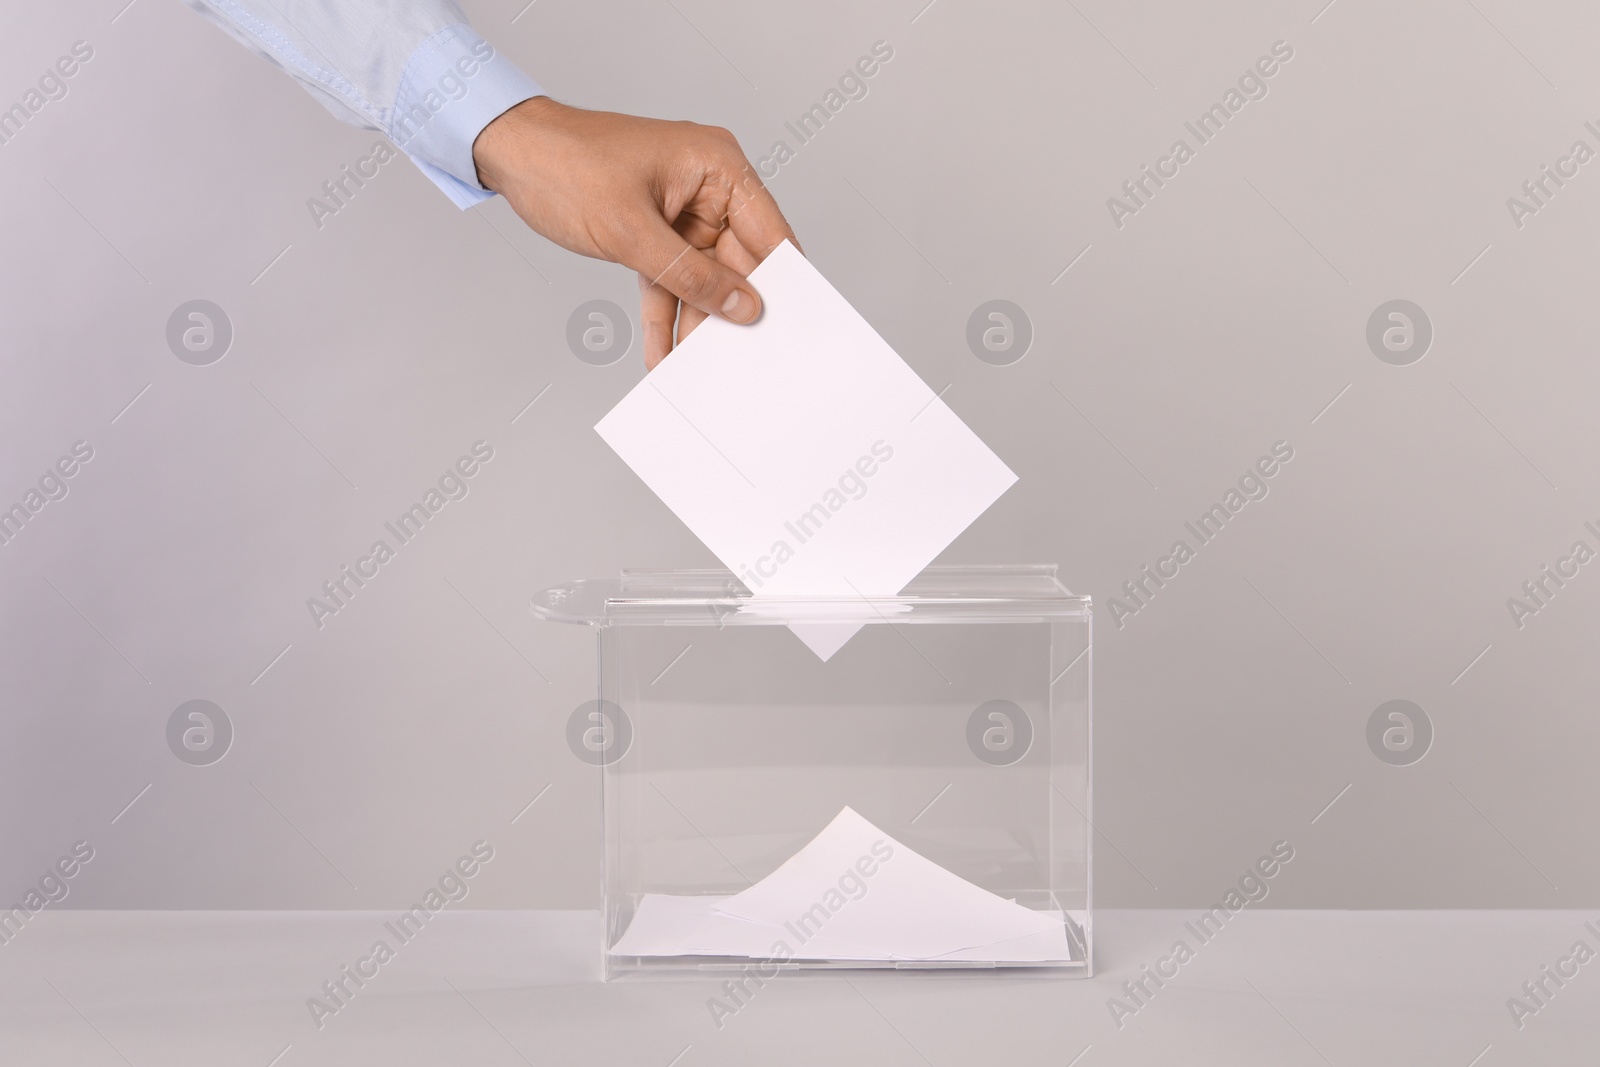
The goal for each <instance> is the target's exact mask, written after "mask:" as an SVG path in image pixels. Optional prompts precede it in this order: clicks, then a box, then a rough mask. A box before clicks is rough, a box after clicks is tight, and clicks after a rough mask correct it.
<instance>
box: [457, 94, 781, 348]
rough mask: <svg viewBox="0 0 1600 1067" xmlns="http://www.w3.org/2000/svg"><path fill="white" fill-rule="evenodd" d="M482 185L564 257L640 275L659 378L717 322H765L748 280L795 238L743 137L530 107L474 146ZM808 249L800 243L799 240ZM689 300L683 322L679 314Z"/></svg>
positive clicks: (539, 104)
mask: <svg viewBox="0 0 1600 1067" xmlns="http://www.w3.org/2000/svg"><path fill="white" fill-rule="evenodd" d="M472 155H473V160H474V162H475V163H477V166H478V179H479V181H481V182H482V183H483V185H484V187H485V188H487V189H492V190H494V191H495V192H497V193H499V194H501V195H502V196H504V197H505V198H506V200H507V201H508V202H510V204H511V206H512V208H513V209H514V210H515V211H516V213H517V214H518V215H520V216H521V217H522V220H523V221H524V222H526V223H527V224H528V225H529V226H531V227H533V229H535V230H537V231H538V232H539V233H541V234H543V235H544V236H546V237H548V238H549V239H550V240H552V241H554V242H555V243H556V244H559V245H561V246H562V247H563V248H567V249H570V250H572V251H574V252H578V253H581V254H582V255H586V256H593V257H595V258H597V259H606V260H610V261H612V262H614V263H621V264H622V265H624V266H626V267H629V268H631V269H633V270H636V271H638V272H639V291H640V299H639V305H640V319H641V321H642V323H643V327H644V361H645V367H646V369H651V370H653V369H654V368H655V366H656V364H658V363H660V362H661V361H662V360H663V359H665V358H666V355H667V353H668V352H669V351H671V349H672V345H673V324H674V322H676V323H677V328H678V329H677V339H678V340H679V341H681V340H683V338H684V337H686V336H688V334H689V331H690V330H693V329H694V328H695V327H696V326H698V325H699V324H700V323H701V322H702V321H704V319H705V318H706V316H707V315H719V316H721V317H722V318H724V319H727V320H729V321H730V322H738V323H748V322H754V321H755V319H756V317H757V316H758V315H760V314H761V298H760V297H759V296H758V295H757V294H756V291H755V290H754V289H753V288H751V286H750V283H749V282H748V281H746V280H745V277H744V276H745V275H747V274H749V273H750V271H751V270H753V269H754V268H755V265H756V264H757V263H759V262H760V261H761V260H763V259H765V258H766V257H767V254H768V253H769V252H771V251H772V250H773V249H774V248H776V247H777V246H778V245H779V244H781V243H782V242H783V241H784V240H785V239H788V240H794V232H793V231H792V230H791V229H790V228H789V224H788V222H786V221H785V220H784V217H783V213H782V212H780V211H779V210H778V204H777V202H776V201H775V200H773V199H772V194H771V193H769V192H767V190H766V187H765V186H763V185H762V184H761V180H760V178H759V177H757V175H756V172H755V170H754V168H752V167H751V166H750V163H749V161H748V160H746V159H745V157H744V153H743V152H741V151H740V150H739V143H738V141H736V140H735V139H734V137H733V134H731V133H729V132H728V131H727V130H724V129H719V128H717V127H715V126H700V125H696V124H695V123H692V122H663V121H660V120H658V119H643V118H635V117H633V116H631V115H617V114H612V113H610V112H606V111H582V110H579V109H577V108H572V107H567V106H566V105H564V104H558V103H556V102H555V101H554V100H551V99H549V98H548V97H542V96H541V97H535V98H534V99H532V100H525V101H523V102H522V103H520V104H518V105H517V106H516V107H514V108H512V109H511V110H510V111H507V112H506V113H505V114H503V115H501V116H500V117H499V118H497V119H495V120H494V121H493V122H491V123H490V124H489V125H488V126H487V127H485V128H484V131H483V132H482V133H480V134H479V135H478V139H477V141H476V142H475V143H474V144H473V146H472ZM797 243H798V242H797ZM680 302H681V305H682V313H681V314H680V313H679V306H680Z"/></svg>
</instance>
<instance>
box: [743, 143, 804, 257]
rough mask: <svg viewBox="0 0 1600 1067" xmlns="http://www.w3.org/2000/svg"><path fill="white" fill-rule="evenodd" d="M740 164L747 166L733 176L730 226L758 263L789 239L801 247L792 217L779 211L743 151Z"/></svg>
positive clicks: (775, 202) (776, 203)
mask: <svg viewBox="0 0 1600 1067" xmlns="http://www.w3.org/2000/svg"><path fill="white" fill-rule="evenodd" d="M738 163H739V164H742V167H743V169H742V170H740V171H738V172H737V173H736V174H735V175H734V176H733V194H732V197H731V198H730V200H729V203H728V226H729V228H730V229H732V230H733V232H734V234H735V235H736V236H737V237H738V238H739V243H740V244H742V245H743V246H744V247H745V248H746V249H748V250H749V251H750V252H751V253H752V254H753V255H754V256H755V258H756V261H757V262H759V261H761V260H763V259H766V258H767V256H769V255H771V254H772V250H773V249H774V248H777V247H778V246H779V245H780V244H782V243H783V242H784V241H786V240H788V241H793V242H794V246H795V247H796V248H799V247H800V242H799V240H798V239H796V237H795V235H794V230H793V228H792V227H790V225H789V220H788V219H785V218H784V217H783V212H782V211H780V210H778V202H777V201H776V200H774V199H773V198H772V194H771V193H770V192H768V191H767V187H766V186H765V185H763V184H761V178H760V176H759V175H757V174H756V172H755V168H754V167H752V166H750V163H749V161H748V160H746V159H745V158H744V156H743V155H742V154H741V155H739V156H738ZM802 251H804V249H802Z"/></svg>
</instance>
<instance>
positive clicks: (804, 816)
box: [533, 566, 1093, 979]
mask: <svg viewBox="0 0 1600 1067" xmlns="http://www.w3.org/2000/svg"><path fill="white" fill-rule="evenodd" d="M533 610H534V613H535V614H536V615H538V616H540V617H542V618H545V619H549V620H552V621H558V622H568V623H578V624H584V625H588V626H590V627H592V628H593V629H594V630H595V633H596V635H597V643H598V665H599V672H598V676H599V686H598V692H597V693H596V694H595V696H594V699H592V700H589V701H586V702H585V703H584V704H583V705H581V706H580V707H579V708H577V709H576V710H574V711H573V712H572V716H571V718H570V719H569V720H568V729H567V738H568V744H569V745H570V746H571V747H572V750H573V752H574V754H576V755H577V756H578V757H579V758H580V759H584V760H585V761H586V762H589V763H591V764H593V765H594V766H595V768H596V769H595V774H596V778H597V788H598V793H599V800H600V802H601V805H602V810H603V815H604V818H603V827H604V830H603V870H604V878H603V902H602V903H603V911H604V916H603V918H604V923H603V928H604V944H603V946H602V948H603V959H604V973H605V976H606V977H607V978H608V979H610V978H615V977H621V976H628V975H639V974H651V973H661V972H672V971H679V972H692V973H698V974H704V973H707V972H717V971H727V972H744V973H747V974H757V975H767V976H769V977H770V976H776V975H778V974H783V973H789V972H791V971H797V970H798V971H809V970H835V969H840V968H894V969H901V970H923V969H941V970H942V969H979V970H994V971H999V970H1004V971H1006V972H1008V973H1017V972H1018V971H1019V970H1026V971H1028V972H1030V973H1041V974H1051V975H1063V976H1087V975H1088V974H1090V973H1091V959H1092V957H1091V947H1092V930H1093V926H1092V920H1091V916H1090V858H1091V834H1090V829H1089V819H1090V817H1091V815H1092V812H1091V788H1090V785H1091V778H1090V662H1091V656H1090V651H1089V649H1090V604H1089V599H1088V598H1087V597H1082V596H1075V595H1073V594H1072V593H1070V592H1069V591H1068V590H1066V589H1065V588H1064V587H1063V586H1062V585H1061V584H1060V583H1059V582H1058V581H1057V579H1056V575H1055V568H1054V567H1053V566H987V567H951V566H934V567H930V568H928V569H927V570H926V571H924V572H923V573H922V574H921V575H920V576H918V577H917V578H916V579H914V580H913V581H912V582H911V583H910V584H909V585H908V586H906V587H905V589H904V590H902V591H901V592H900V593H899V594H897V595H892V596H876V597H862V596H850V597H826V596H815V597H787V598H785V597H772V596H763V597H759V598H752V597H751V596H750V594H749V590H747V589H745V588H744V587H743V586H742V585H741V584H740V583H739V582H738V581H737V579H736V578H735V577H734V576H733V575H732V574H731V573H730V572H728V571H721V570H697V571H652V572H624V573H623V574H622V575H621V576H620V577H617V578H611V579H587V580H582V581H577V582H573V583H571V584H569V585H566V586H562V587H558V588H554V589H547V590H545V591H543V592H542V593H540V594H538V595H537V596H536V597H535V598H534V600H533ZM797 623H798V624H823V625H856V626H859V627H860V629H859V631H857V633H856V634H855V636H854V637H853V638H852V639H851V640H850V641H849V642H848V643H847V644H845V645H844V647H843V648H842V649H841V650H840V651H839V652H838V653H837V654H836V655H834V656H833V657H832V658H830V659H828V660H826V661H824V660H821V659H819V658H818V657H817V656H816V655H815V654H814V653H813V652H812V651H811V650H810V649H809V648H807V647H806V645H805V644H804V643H803V642H802V640H801V638H800V637H798V636H797V634H796V631H795V630H794V629H792V627H794V626H795V625H796V624H797Z"/></svg>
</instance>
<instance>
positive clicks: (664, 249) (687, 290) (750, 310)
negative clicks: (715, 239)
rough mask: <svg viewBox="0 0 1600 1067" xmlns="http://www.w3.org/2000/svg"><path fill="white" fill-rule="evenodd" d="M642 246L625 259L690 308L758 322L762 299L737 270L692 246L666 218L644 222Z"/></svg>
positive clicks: (726, 317)
mask: <svg viewBox="0 0 1600 1067" xmlns="http://www.w3.org/2000/svg"><path fill="white" fill-rule="evenodd" d="M641 229H642V230H643V231H644V233H643V234H642V236H641V238H640V240H639V243H638V245H637V246H636V247H635V248H634V249H633V250H631V254H630V255H629V256H628V257H627V258H626V259H624V260H623V262H624V263H626V264H627V266H630V267H632V268H633V269H634V270H636V271H638V272H639V273H640V274H642V275H644V276H645V277H647V278H648V279H649V280H650V281H651V283H652V284H654V285H659V286H661V287H663V288H665V289H667V290H668V291H669V292H671V293H672V294H673V295H675V296H676V297H677V298H678V299H680V300H682V301H683V302H684V303H685V304H686V305H689V306H690V307H696V308H699V309H700V310H701V311H704V312H705V313H706V314H708V315H718V316H721V317H722V318H725V319H727V320H728V321H730V322H737V323H747V322H754V321H755V319H756V316H758V315H760V314H761V298H760V297H759V296H757V295H756V291H755V289H754V288H753V287H752V286H751V285H750V283H749V282H747V281H745V279H744V278H743V277H741V276H740V275H739V274H738V273H737V272H736V271H734V270H732V269H731V268H729V267H725V266H723V265H722V264H721V263H718V262H717V261H716V260H715V259H713V258H711V257H710V256H708V255H706V254H705V253H703V252H700V251H698V250H696V249H695V248H693V247H691V246H690V245H689V243H688V242H687V241H685V240H684V239H683V238H682V237H681V236H680V235H679V234H678V232H677V231H676V230H674V229H673V228H672V227H671V226H669V225H668V224H667V222H666V220H665V219H662V218H660V217H659V216H657V217H653V218H651V219H650V221H648V222H643V223H641Z"/></svg>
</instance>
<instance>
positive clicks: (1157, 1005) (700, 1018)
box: [0, 910, 1600, 1067]
mask: <svg viewBox="0 0 1600 1067" xmlns="http://www.w3.org/2000/svg"><path fill="white" fill-rule="evenodd" d="M1194 916H1195V912H1190V911H1103V912H1100V913H1099V914H1098V916H1097V928H1096V937H1097V945H1096V966H1097V974H1096V976H1095V977H1094V978H1092V979H1089V980H1070V979H1069V980H1049V979H1046V980H1039V979H1032V980H1029V979H1015V978H1005V977H999V976H996V975H978V976H971V975H962V976H951V975H917V974H912V975H906V974H897V975H886V974H871V973H866V974H860V975H852V976H851V977H849V978H848V979H846V978H844V977H841V976H839V975H821V976H811V975H805V976H784V977H780V978H777V979H775V980H773V981H770V982H769V983H768V984H767V985H766V986H765V987H763V988H761V989H760V990H757V991H756V992H755V993H754V994H753V996H751V998H750V999H749V1001H748V1003H747V1004H745V1005H744V1006H743V1007H742V1008H741V1009H740V1010H739V1011H737V1012H736V1013H735V1014H733V1015H732V1016H730V1017H727V1018H725V1019H724V1020H723V1023H722V1026H721V1027H720V1028H719V1027H718V1026H717V1025H716V1023H715V1022H714V1021H713V1019H712V1014H711V1011H710V1009H709V1007H708V1006H707V1001H708V998H710V997H713V996H716V995H718V994H719V993H720V989H719V984H720V981H713V980H701V979H680V980H667V981H661V980H655V981H640V980H637V979H630V980H627V981H622V982H614V983H610V984H601V983H600V982H599V981H598V956H597V941H598V917H597V916H596V915H594V914H592V913H586V912H486V911H455V912H452V911H448V910H446V911H444V912H442V913H440V914H439V915H438V916H436V917H435V918H434V919H433V920H432V921H431V922H430V923H429V924H428V925H427V926H426V927H425V928H424V929H423V930H422V932H421V933H420V934H418V935H417V936H416V937H415V939H414V940H412V941H411V942H410V943H408V944H405V945H403V946H401V947H400V948H399V950H398V952H397V954H396V955H395V958H394V959H393V960H391V961H390V962H388V963H387V964H385V965H383V966H382V967H381V968H379V971H378V974H377V975H376V976H375V977H374V978H372V979H370V980H368V981H367V983H366V985H365V986H364V987H363V988H361V989H359V990H358V991H357V992H356V994H355V995H354V996H353V997H351V998H350V999H349V1001H348V1003H347V1004H346V1005H345V1006H344V1007H343V1008H341V1009H340V1010H339V1012H338V1013H337V1014H335V1015H333V1016H332V1017H329V1018H327V1019H325V1020H324V1025H323V1026H322V1027H321V1029H320V1030H319V1029H318V1027H317V1026H316V1025H315V1023H314V1022H313V1018H312V1013H311V1011H310V1010H309V1008H308V1007H307V1004H306V1002H307V999H308V998H309V997H311V996H313V995H316V994H318V993H319V992H320V988H321V986H322V983H323V982H324V981H326V980H328V979H330V978H333V977H335V976H336V974H337V972H338V970H339V967H340V965H341V964H347V963H353V962H354V961H355V960H356V959H357V958H358V957H360V956H363V955H365V954H366V953H367V952H368V951H369V950H370V948H371V946H372V943H373V942H374V941H376V940H377V939H378V938H380V937H383V938H385V939H386V940H390V941H391V942H392V941H393V940H394V939H393V937H392V936H390V935H388V934H387V933H386V931H385V930H384V926H383V924H384V923H385V922H386V921H388V920H390V919H392V918H393V915H392V914H391V913H388V912H338V913H329V912H92V911H86V912H74V911H49V910H47V911H45V912H44V913H43V914H41V915H40V916H38V918H37V919H36V920H35V921H33V922H32V923H30V924H29V925H28V926H27V927H26V928H24V929H23V930H22V932H21V933H20V934H19V935H17V936H16V937H15V938H13V939H12V940H11V941H10V943H8V944H3V945H0V1064H4V1065H5V1067H24V1065H27V1067H32V1065H35V1064H38V1065H51V1067H55V1065H62V1064H66V1065H73V1067H78V1065H82V1067H99V1065H106V1067H117V1065H131V1067H188V1065H196V1067H200V1065H204V1067H269V1065H271V1067H308V1065H330V1067H331V1065H335V1064H337V1065H350V1064H362V1065H366V1064H371V1065H383V1067H412V1065H416V1067H422V1065H429V1067H433V1065H441V1064H444V1065H457V1064H473V1065H478V1064H482V1065H486V1067H500V1065H504V1067H518V1065H522V1064H537V1065H539V1067H543V1065H545V1064H560V1065H563V1067H566V1065H574V1067H576V1065H586V1064H597V1065H599V1064H604V1065H613V1064H637V1065H641V1067H669V1065H672V1067H698V1065H702V1064H730V1065H731V1064H738V1065H742V1067H743V1065H752V1064H808V1065H832V1064H869V1063H870V1064H886V1065H907V1067H917V1065H925V1064H931V1065H935V1067H945V1065H954V1064H985V1065H988V1064H996V1065H998V1064H1004V1065H1008V1067H1009V1065H1032V1064H1040V1065H1046V1064H1048V1065H1051V1067H1067V1065H1069V1064H1070V1065H1073V1067H1109V1065H1113V1064H1163V1065H1166V1064H1173V1065H1190V1064H1199V1065H1204V1064H1229V1065H1239V1064H1272V1065H1284V1067H1296V1065H1302V1064H1303V1065H1307V1067H1316V1065H1327V1064H1332V1065H1337V1067H1345V1065H1349V1067H1372V1065H1382V1064H1404V1065H1407V1067H1430V1065H1439V1067H1469V1065H1472V1067H1503V1065H1508V1064H1538V1065H1543V1064H1554V1065H1565V1064H1575V1065H1576V1064H1596V1063H1600V959H1595V960H1593V961H1591V962H1589V963H1588V964H1587V965H1585V966H1583V967H1581V968H1580V969H1579V970H1578V973H1577V974H1576V976H1574V977H1572V978H1569V979H1567V980H1566V985H1565V986H1564V987H1562V988H1560V989H1557V990H1556V992H1555V995H1554V996H1553V997H1551V998H1549V1000H1548V1001H1547V1003H1546V1005H1545V1006H1544V1007H1543V1008H1541V1010H1540V1011H1539V1012H1538V1013H1537V1014H1535V1015H1533V1016H1531V1017H1528V1018H1526V1019H1524V1020H1523V1026H1522V1027H1521V1028H1520V1029H1519V1028H1518V1026H1517V1025H1516V1023H1515V1022H1514V1021H1513V1019H1512V1016H1511V1013H1510V1011H1509V1010H1508V1008H1507V1000H1508V998H1510V997H1512V996H1520V995H1522V993H1521V986H1522V983H1523V982H1524V981H1525V980H1530V979H1536V978H1538V977H1539V970H1540V968H1541V966H1543V965H1545V964H1552V965H1553V964H1554V963H1555V962H1556V961H1557V960H1558V959H1559V958H1561V957H1563V956H1566V955H1567V954H1568V953H1569V952H1570V951H1571V950H1572V947H1573V945H1574V943H1575V942H1577V941H1578V940H1580V939H1581V940H1584V941H1587V942H1588V943H1589V945H1590V947H1591V948H1593V949H1596V950H1597V951H1600V938H1597V937H1595V936H1594V935H1593V934H1591V933H1590V932H1589V931H1588V930H1587V929H1585V926H1584V924H1585V923H1586V922H1593V923H1594V925H1595V927H1596V928H1597V929H1600V912H1595V913H1582V912H1567V911H1543V912H1526V911H1523V912H1517V911H1498V912H1462V911H1456V912H1342V911H1267V910H1263V911H1250V910H1247V911H1245V912H1243V913H1241V914H1240V915H1239V916H1237V917H1236V918H1235V919H1234V920H1233V921H1232V922H1231V923H1229V924H1228V926H1227V928H1226V929H1224V930H1223V931H1222V933H1221V934H1220V935H1218V936H1217V937H1216V938H1215V939H1214V940H1212V941H1211V942H1210V943H1208V944H1205V945H1203V946H1200V947H1199V948H1198V950H1197V952H1196V954H1195V956H1194V958H1193V959H1192V960H1190V961H1189V962H1188V963H1187V964H1185V965H1184V966H1183V967H1182V968H1181V969H1180V970H1179V972H1178V974H1177V976H1176V977H1175V978H1173V979H1171V980H1170V981H1168V982H1167V983H1166V984H1165V985H1164V986H1163V987H1162V988H1161V989H1159V990H1158V991H1157V992H1156V993H1155V995H1154V996H1153V997H1151V998H1150V999H1149V1001H1148V1002H1147V1003H1146V1004H1145V1005H1144V1006H1143V1007H1142V1008H1141V1009H1140V1010H1139V1011H1138V1013H1137V1014H1136V1015H1134V1016H1133V1017H1132V1018H1131V1019H1128V1020H1127V1021H1126V1025H1124V1026H1123V1027H1122V1028H1121V1029H1119V1028H1118V1027H1117V1026H1116V1025H1115V1024H1114V1023H1113V1021H1112V1015H1111V1012H1110V1010H1109V1009H1108V1007H1107V1001H1108V998H1110V997H1111V996H1113V995H1116V994H1118V993H1119V990H1120V987H1121V985H1122V983H1123V982H1124V980H1126V979H1129V978H1131V977H1135V976H1137V974H1138V973H1139V971H1140V968H1141V966H1142V965H1143V964H1146V963H1150V964H1153V963H1154V962H1155V961H1156V959H1157V958H1158V957H1160V956H1162V955H1164V954H1166V953H1167V952H1168V951H1169V949H1170V948H1171V945H1172V943H1173V942H1174V941H1175V940H1176V939H1178V938H1180V937H1184V938H1185V939H1186V940H1188V941H1189V942H1190V943H1191V945H1193V944H1194V943H1195V942H1194V938H1193V936H1192V935H1189V934H1188V933H1187V932H1186V931H1185V929H1184V922H1185V921H1186V920H1191V919H1193V918H1194ZM1549 987H1550V988H1552V989H1554V988H1555V987H1554V986H1553V984H1552V985H1550V986H1549Z"/></svg>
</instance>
